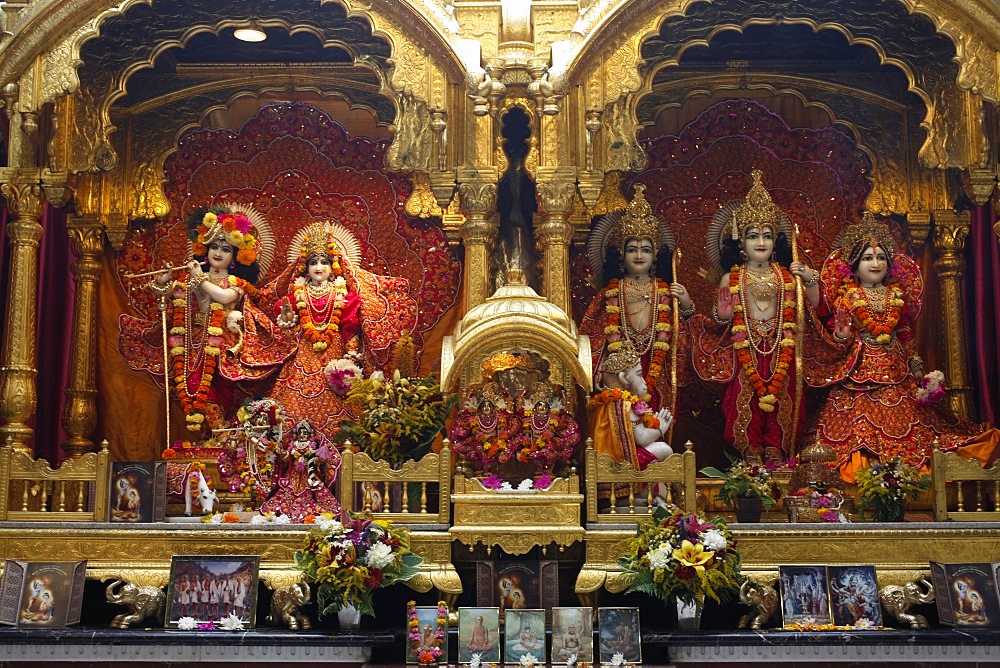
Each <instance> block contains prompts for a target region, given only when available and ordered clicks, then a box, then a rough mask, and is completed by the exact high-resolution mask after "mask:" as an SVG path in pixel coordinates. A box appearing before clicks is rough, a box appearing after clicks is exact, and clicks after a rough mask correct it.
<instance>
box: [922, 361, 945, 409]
mask: <svg viewBox="0 0 1000 668" xmlns="http://www.w3.org/2000/svg"><path fill="white" fill-rule="evenodd" d="M944 391H945V385H944V373H942V372H941V371H937V370H934V371H931V372H929V373H925V374H924V375H923V376H922V377H921V378H920V387H918V388H917V403H918V404H920V405H921V406H929V405H930V404H933V403H935V402H937V401H940V400H941V399H942V398H944V394H945V392H944Z"/></svg>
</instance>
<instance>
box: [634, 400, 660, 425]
mask: <svg viewBox="0 0 1000 668" xmlns="http://www.w3.org/2000/svg"><path fill="white" fill-rule="evenodd" d="M632 410H633V411H635V414H636V415H638V416H639V419H640V420H641V421H642V426H643V427H646V428H647V429H659V428H660V418H658V417H656V413H654V412H653V409H652V407H651V406H650V405H649V404H647V403H646V402H645V401H639V402H637V403H634V404H632Z"/></svg>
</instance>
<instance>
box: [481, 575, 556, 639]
mask: <svg viewBox="0 0 1000 668" xmlns="http://www.w3.org/2000/svg"><path fill="white" fill-rule="evenodd" d="M476 568H477V573H476V586H477V592H476V602H477V603H478V604H479V605H481V606H496V607H497V608H499V609H500V623H501V624H505V618H504V613H505V612H506V611H507V610H529V609H543V610H546V611H547V612H550V611H551V610H552V605H553V603H557V602H558V601H559V563H558V562H556V561H500V560H497V561H493V562H482V561H481V562H479V563H478V564H477V566H476Z"/></svg>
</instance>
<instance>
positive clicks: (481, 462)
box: [449, 381, 521, 475]
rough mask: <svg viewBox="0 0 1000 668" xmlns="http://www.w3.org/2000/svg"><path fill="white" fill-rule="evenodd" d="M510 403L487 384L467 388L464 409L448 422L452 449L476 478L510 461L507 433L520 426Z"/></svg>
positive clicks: (493, 384) (495, 387) (494, 386)
mask: <svg viewBox="0 0 1000 668" xmlns="http://www.w3.org/2000/svg"><path fill="white" fill-rule="evenodd" d="M511 403H512V402H511V399H510V397H509V395H507V393H506V392H504V391H503V390H502V389H501V388H500V387H499V386H498V385H497V384H496V383H494V382H492V381H488V382H485V383H482V384H481V385H478V386H474V387H472V388H470V390H469V394H468V398H467V399H466V401H465V404H464V408H463V409H462V410H461V411H459V414H458V416H457V417H456V418H455V420H454V422H452V425H451V432H450V434H449V438H450V439H451V442H452V449H453V450H454V451H455V454H457V455H459V456H461V457H464V458H465V459H467V460H468V461H469V463H470V464H472V466H473V468H474V469H475V474H476V475H483V474H485V475H489V474H490V473H494V472H496V471H497V470H498V468H499V467H500V465H502V464H505V463H507V462H508V461H509V460H510V459H511V456H512V454H513V451H512V449H511V444H510V440H511V434H517V433H518V432H519V431H520V426H521V425H520V421H519V420H518V418H517V414H516V413H515V412H514V411H513V410H511Z"/></svg>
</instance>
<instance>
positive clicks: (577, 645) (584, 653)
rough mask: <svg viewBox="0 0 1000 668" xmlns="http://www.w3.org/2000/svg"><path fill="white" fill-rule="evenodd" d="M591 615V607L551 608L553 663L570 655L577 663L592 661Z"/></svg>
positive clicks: (565, 659)
mask: <svg viewBox="0 0 1000 668" xmlns="http://www.w3.org/2000/svg"><path fill="white" fill-rule="evenodd" d="M593 616H594V609H593V608H552V659H551V663H552V664H553V665H556V664H560V663H566V661H567V660H569V658H570V657H572V656H575V657H576V660H577V663H593V662H594V619H593Z"/></svg>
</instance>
